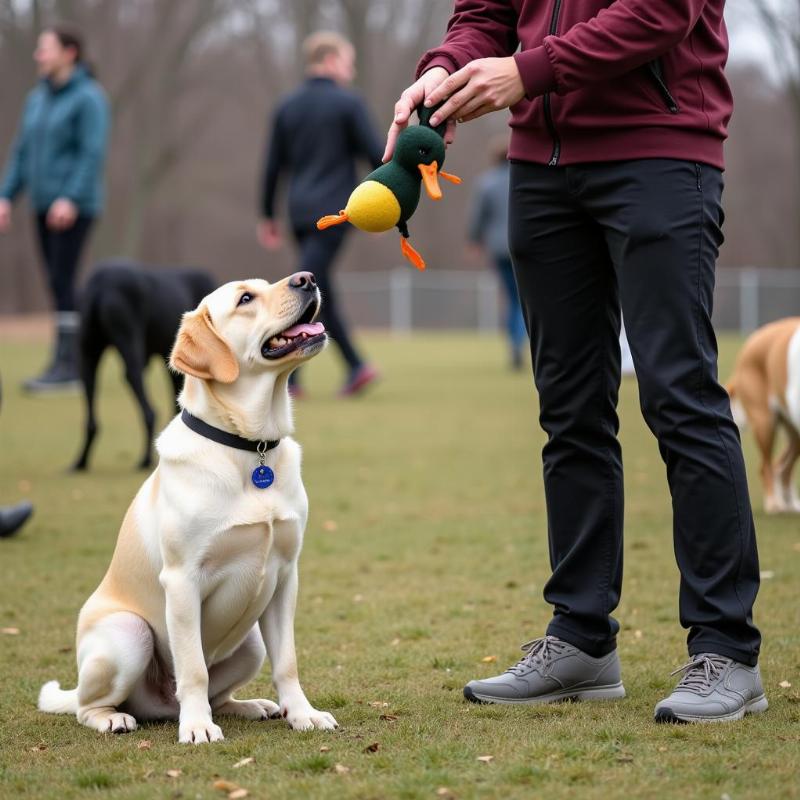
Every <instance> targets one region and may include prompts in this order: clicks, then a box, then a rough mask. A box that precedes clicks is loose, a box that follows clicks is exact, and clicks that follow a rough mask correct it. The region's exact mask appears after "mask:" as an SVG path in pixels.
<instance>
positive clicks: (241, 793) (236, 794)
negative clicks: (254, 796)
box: [228, 787, 250, 800]
mask: <svg viewBox="0 0 800 800" xmlns="http://www.w3.org/2000/svg"><path fill="white" fill-rule="evenodd" d="M248 794H250V792H248V791H247V789H242V788H241V787H240V788H238V789H234V790H233V791H232V792H230V793H229V794H228V800H241V798H242V797H247V795H248Z"/></svg>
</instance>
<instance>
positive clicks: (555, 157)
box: [542, 0, 561, 167]
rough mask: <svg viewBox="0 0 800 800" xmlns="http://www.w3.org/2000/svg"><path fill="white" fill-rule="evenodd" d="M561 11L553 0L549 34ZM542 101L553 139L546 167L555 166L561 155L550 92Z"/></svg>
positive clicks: (551, 33) (552, 33) (553, 33)
mask: <svg viewBox="0 0 800 800" xmlns="http://www.w3.org/2000/svg"><path fill="white" fill-rule="evenodd" d="M560 11H561V0H555V3H553V15H552V16H551V17H550V30H549V34H550V36H554V35H555V33H556V30H557V29H558V15H559V12H560ZM542 102H543V103H544V121H545V123H546V124H547V130H548V131H550V136H551V137H552V139H553V152H552V153H551V155H550V161H548V162H547V166H548V167H555V166H557V165H558V158H559V156H560V155H561V139H560V137H559V135H558V131H557V130H556V126H555V124H554V123H553V114H552V112H551V110H550V92H546V93H545V94H544V96H543V98H542Z"/></svg>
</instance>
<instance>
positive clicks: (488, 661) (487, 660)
mask: <svg viewBox="0 0 800 800" xmlns="http://www.w3.org/2000/svg"><path fill="white" fill-rule="evenodd" d="M481 661H482V662H483V663H484V664H494V662H495V661H497V656H484V657H483V658H482V659H481Z"/></svg>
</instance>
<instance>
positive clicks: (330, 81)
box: [259, 32, 383, 397]
mask: <svg viewBox="0 0 800 800" xmlns="http://www.w3.org/2000/svg"><path fill="white" fill-rule="evenodd" d="M303 50H304V53H305V56H306V64H307V75H308V78H307V80H306V81H305V82H304V83H303V85H302V86H301V87H300V88H299V89H297V90H296V91H295V92H293V93H292V94H290V95H289V96H288V97H287V98H285V99H284V100H283V101H282V102H281V104H280V106H279V107H278V110H277V112H276V114H275V117H274V120H273V124H272V131H271V137H270V145H269V151H268V154H267V159H266V163H265V169H264V181H263V187H262V196H261V211H262V221H261V223H260V226H259V239H260V241H261V243H262V244H263V245H264V246H265V247H267V248H268V249H273V248H276V247H279V246H280V245H281V235H280V231H279V228H278V226H277V223H276V221H275V196H276V192H277V188H278V182H279V180H280V178H281V176H282V175H283V174H284V173H288V175H289V187H288V206H289V220H290V223H291V227H292V231H293V233H294V237H295V241H296V242H297V246H298V249H299V251H300V268H301V269H307V270H311V271H312V272H313V273H314V276H315V277H316V280H317V285H318V286H319V288H320V291H321V292H322V297H323V303H322V312H321V320H322V322H323V323H324V324H325V327H326V328H327V329H328V331H329V332H330V335H331V337H332V338H333V340H334V342H335V343H336V345H337V346H338V347H339V350H340V351H341V354H342V357H343V358H344V360H345V363H346V364H347V368H348V375H347V379H346V381H345V384H344V386H343V388H342V391H341V394H343V395H351V394H356V393H358V392H360V391H362V390H363V389H364V388H365V387H366V386H367V385H368V384H370V383H372V382H373V381H374V380H375V379H376V378H377V377H378V373H377V370H376V369H375V368H374V367H372V366H370V365H368V364H365V363H364V361H363V360H362V358H361V356H360V355H359V353H358V351H357V350H356V348H355V346H354V345H353V342H352V341H351V338H350V334H349V332H348V330H347V325H346V323H345V320H344V318H343V316H342V314H341V309H340V307H339V302H338V299H337V293H336V288H335V285H334V281H333V274H332V273H333V266H334V263H335V259H336V256H337V254H338V252H339V249H340V248H341V245H342V243H343V241H344V238H345V235H346V227H342V228H337V229H336V231H325V232H322V231H319V230H317V226H316V223H317V220H318V219H319V218H320V217H321V216H323V215H325V214H327V213H329V211H330V209H332V208H335V209H339V208H344V207H345V205H346V203H347V198H348V197H349V195H350V192H351V191H352V190H353V187H354V186H355V185H356V183H357V178H356V169H355V164H356V160H357V159H359V158H361V159H364V160H366V161H368V162H369V163H370V164H371V165H372V166H373V167H377V166H378V165H379V164H380V163H381V153H382V150H383V147H382V144H381V142H380V140H379V139H378V137H377V135H376V133H375V130H374V128H373V126H372V123H371V121H370V119H369V115H368V113H367V110H366V106H365V105H364V102H363V100H362V99H361V98H360V97H359V96H358V95H357V94H355V93H354V92H352V91H350V90H349V89H348V88H347V87H348V86H349V85H350V83H351V82H352V80H353V76H354V74H355V73H354V64H355V51H354V49H353V46H352V45H351V44H350V43H349V42H348V41H347V40H346V39H344V38H343V37H341V36H339V35H338V34H335V33H327V32H320V33H316V34H312V35H311V36H310V37H309V38H308V39H307V40H306V42H305V43H304V45H303ZM290 391H291V392H292V394H293V395H294V396H295V397H297V396H298V395H299V394H300V393H301V390H300V386H299V384H298V382H297V372H294V373H293V374H292V377H291V379H290Z"/></svg>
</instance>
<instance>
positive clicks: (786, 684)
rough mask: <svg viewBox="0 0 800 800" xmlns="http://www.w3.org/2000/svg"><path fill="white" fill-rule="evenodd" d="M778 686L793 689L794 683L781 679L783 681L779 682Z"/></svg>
mask: <svg viewBox="0 0 800 800" xmlns="http://www.w3.org/2000/svg"><path fill="white" fill-rule="evenodd" d="M778 686H780V687H781V689H791V688H792V684H791V683H789V681H781V682H780V683H779V684H778Z"/></svg>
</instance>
